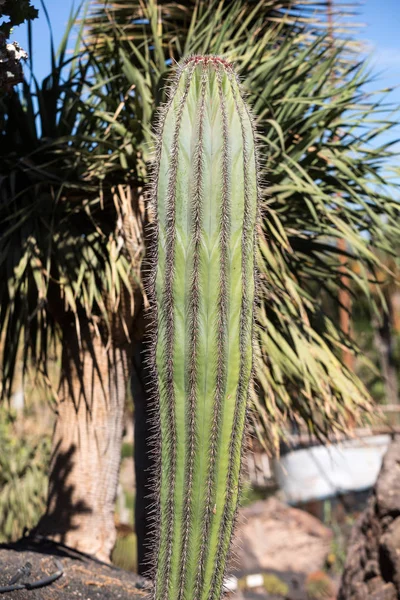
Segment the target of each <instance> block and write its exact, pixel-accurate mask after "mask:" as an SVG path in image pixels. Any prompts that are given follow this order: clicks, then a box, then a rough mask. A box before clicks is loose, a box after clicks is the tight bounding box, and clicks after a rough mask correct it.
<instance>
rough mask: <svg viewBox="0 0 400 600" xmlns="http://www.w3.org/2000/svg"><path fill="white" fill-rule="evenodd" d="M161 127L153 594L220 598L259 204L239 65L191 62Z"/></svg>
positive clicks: (235, 482)
mask: <svg viewBox="0 0 400 600" xmlns="http://www.w3.org/2000/svg"><path fill="white" fill-rule="evenodd" d="M157 134H158V146H157V153H156V154H157V156H156V161H155V167H154V174H153V188H152V189H153V193H152V195H153V198H152V200H153V209H154V217H155V219H154V221H155V248H154V256H153V267H152V269H151V272H152V277H151V284H150V290H149V291H150V299H151V305H152V314H153V317H154V319H153V323H154V332H153V333H154V337H153V344H152V355H151V363H152V368H153V371H154V381H155V383H156V401H157V404H158V411H157V412H158V423H157V425H158V427H157V428H156V429H157V434H156V438H157V439H155V442H156V443H158V446H159V452H160V457H159V467H160V468H159V474H158V475H159V488H158V490H157V495H158V505H159V506H158V508H159V510H158V527H157V529H158V539H157V543H156V546H157V547H156V559H155V563H156V564H155V586H154V592H153V599H154V600H215V599H219V598H220V597H221V594H222V587H223V577H224V572H225V565H226V562H227V557H228V552H229V547H230V542H231V537H232V532H233V526H234V520H235V515H236V510H237V504H238V497H239V476H240V467H241V455H242V446H243V439H244V429H245V421H246V407H247V400H248V395H249V388H250V384H251V374H252V358H253V357H252V354H253V352H252V341H253V340H252V338H253V321H254V304H255V300H254V298H255V242H256V235H255V231H256V220H257V214H258V186H257V157H256V147H255V142H254V131H253V127H252V122H251V117H250V115H249V110H248V108H247V106H246V103H245V101H244V99H243V97H242V94H241V90H240V86H239V84H238V80H237V77H236V76H235V73H234V71H233V69H232V67H231V66H230V65H229V64H228V63H227V62H226V61H224V60H223V59H221V58H218V57H213V56H194V57H191V58H189V59H187V60H186V61H184V62H183V63H182V64H181V65H180V66H179V67H178V69H177V73H176V75H175V79H174V81H173V84H172V86H171V90H170V95H169V100H168V102H167V104H166V105H165V107H164V108H163V110H162V111H161V113H160V119H159V125H158V131H157Z"/></svg>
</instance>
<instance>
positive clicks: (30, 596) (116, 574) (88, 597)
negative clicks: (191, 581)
mask: <svg viewBox="0 0 400 600" xmlns="http://www.w3.org/2000/svg"><path fill="white" fill-rule="evenodd" d="M55 561H56V562H55ZM27 563H30V565H31V569H30V571H31V573H30V575H27V576H25V577H22V578H21V579H20V580H19V581H18V583H22V584H23V583H25V582H28V583H33V582H35V581H38V580H40V579H43V578H46V577H48V576H49V575H51V574H52V573H55V572H56V571H58V570H59V569H60V567H62V570H63V574H62V575H61V577H59V578H58V579H57V580H56V581H54V582H52V583H50V584H49V585H47V586H46V587H40V588H38V589H22V590H16V591H11V592H6V593H0V597H1V598H5V599H9V600H61V599H62V600H66V599H68V600H74V599H75V598H77V599H78V598H80V599H82V600H143V599H144V598H145V597H147V596H148V591H149V587H148V582H146V580H144V579H143V578H141V577H139V576H138V575H135V574H134V573H129V572H127V571H123V570H122V569H117V568H116V567H113V566H108V565H105V564H104V563H98V562H96V561H94V560H90V559H89V558H87V557H85V556H84V555H78V554H75V555H73V554H72V555H71V553H70V552H69V551H68V550H66V549H64V548H63V547H62V546H59V545H56V544H45V543H40V544H37V543H32V542H29V541H27V540H23V541H22V542H19V543H16V544H13V545H11V546H5V545H0V589H1V587H2V586H7V585H9V583H10V581H11V579H12V578H13V577H14V575H15V574H16V573H17V572H18V570H19V569H20V568H21V567H24V565H26V564H27ZM27 570H29V565H28V569H27Z"/></svg>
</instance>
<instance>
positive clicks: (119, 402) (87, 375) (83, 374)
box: [37, 323, 131, 560]
mask: <svg viewBox="0 0 400 600" xmlns="http://www.w3.org/2000/svg"><path fill="white" fill-rule="evenodd" d="M63 333H64V335H63V352H62V369H61V382H60V390H59V402H58V409H57V419H56V424H55V429H54V434H53V451H52V460H51V467H50V479H49V495H48V502H47V511H46V514H45V516H44V517H43V518H42V519H41V521H40V523H39V525H38V527H37V531H38V532H39V533H40V534H42V535H45V536H47V537H50V538H51V539H53V540H55V541H59V542H62V543H64V544H67V545H68V546H71V547H73V548H76V549H78V550H80V551H82V552H86V553H89V554H92V555H95V556H96V557H98V558H100V559H102V560H109V558H110V553H111V551H112V548H113V546H114V543H115V538H116V533H115V525H114V508H115V507H114V505H115V497H116V491H117V485H118V474H119V466H120V457H121V441H122V431H123V415H124V404H125V396H126V390H127V385H128V378H129V370H130V364H131V359H130V346H129V344H128V343H127V342H122V343H119V344H118V343H116V336H112V339H111V341H109V345H107V346H106V345H105V341H104V340H103V339H102V338H101V336H100V335H98V334H96V333H95V331H94V330H93V328H92V327H91V326H90V325H87V326H86V327H84V328H83V329H81V341H80V342H79V340H78V337H77V333H76V327H75V324H74V323H71V324H70V325H67V326H65V327H64V332H63ZM117 341H118V340H117Z"/></svg>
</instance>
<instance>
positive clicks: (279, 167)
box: [0, 0, 399, 569]
mask: <svg viewBox="0 0 400 600" xmlns="http://www.w3.org/2000/svg"><path fill="white" fill-rule="evenodd" d="M301 5H304V3H303V2H302V3H297V2H289V1H288V2H283V3H282V2H280V3H277V2H276V1H275V0H269V1H268V2H265V1H262V2H255V1H247V2H245V1H244V0H235V1H234V2H221V1H219V2H217V1H216V0H210V1H209V2H207V3H205V2H195V1H192V2H189V3H185V5H183V4H179V3H175V2H161V1H160V2H156V1H155V0H146V1H144V0H142V1H139V0H138V1H129V2H128V1H126V2H125V3H116V4H115V6H114V5H113V4H109V3H107V4H105V3H103V2H93V3H92V4H91V10H90V11H89V13H88V14H87V15H86V16H85V17H84V18H83V21H82V25H83V28H84V29H83V35H81V36H80V38H79V39H80V48H81V50H80V53H77V56H76V58H75V59H74V60H71V61H67V60H66V59H65V54H64V52H65V44H66V42H65V41H64V44H63V46H62V49H61V50H62V51H61V53H60V56H59V58H58V61H56V60H55V59H54V64H53V70H52V73H51V75H50V76H49V77H48V78H47V79H46V80H45V81H44V82H43V84H42V86H39V85H38V84H37V83H36V82H35V81H34V80H33V83H32V86H33V89H32V88H29V86H28V85H27V84H24V87H23V90H22V92H21V94H19V95H18V94H14V95H13V96H12V97H10V98H8V99H4V100H3V107H4V113H3V123H2V148H4V149H7V152H4V153H3V152H2V162H1V174H2V176H3V177H2V180H1V183H0V194H1V196H0V198H1V200H0V214H1V217H0V223H1V239H0V272H1V274H2V279H4V280H5V281H6V282H7V285H6V286H3V288H2V289H1V290H0V293H1V313H0V335H1V337H2V340H4V348H5V349H6V351H5V352H3V390H4V393H7V392H8V391H9V390H10V385H11V382H12V378H13V372H14V370H15V363H16V356H17V351H18V346H19V345H20V343H21V342H22V340H23V345H24V361H25V363H27V362H28V361H29V360H31V359H33V360H36V362H37V368H38V370H39V371H40V372H42V373H43V375H44V377H45V378H46V377H47V376H48V374H47V370H46V366H47V358H48V354H49V343H50V342H51V341H52V340H53V341H54V340H56V339H58V340H61V345H62V362H61V376H60V384H59V389H58V397H57V398H56V405H57V415H58V416H57V424H56V428H55V433H54V439H53V459H52V469H51V474H50V494H49V500H48V509H47V514H46V515H45V516H44V518H43V520H42V521H41V523H40V524H39V530H40V531H41V532H42V533H45V534H47V535H51V536H52V537H55V538H56V539H61V540H62V541H64V542H66V543H68V544H70V545H73V546H75V547H78V548H80V549H82V550H86V551H89V552H92V553H96V554H97V555H98V556H101V557H105V556H107V555H108V554H109V551H110V549H111V547H112V544H113V540H114V537H113V523H112V516H113V499H114V496H115V491H116V482H117V475H118V466H119V451H120V448H119V445H120V439H121V432H122V418H123V401H124V396H125V391H126V386H127V382H128V377H129V375H130V374H131V373H132V370H133V375H134V377H133V382H134V397H135V404H136V406H135V411H136V427H137V434H136V440H135V450H136V459H137V483H138V489H137V495H138V498H137V503H136V504H137V517H138V511H140V510H144V513H145V515H148V512H149V511H148V508H149V507H148V501H145V500H144V496H145V494H146V493H147V491H148V490H147V489H146V485H147V476H146V472H145V470H144V469H145V468H146V466H148V465H147V464H143V461H144V462H145V461H149V460H151V454H150V453H149V452H148V450H149V449H148V446H147V434H148V431H147V425H146V418H147V416H148V411H149V399H148V395H147V393H146V388H145V385H144V382H143V379H144V376H145V365H143V363H142V360H141V356H142V354H141V350H142V347H143V318H142V317H143V307H144V306H145V304H146V299H145V296H144V295H143V293H142V285H141V281H142V279H143V276H144V272H143V273H142V272H141V270H142V269H141V267H142V264H141V263H142V257H143V254H144V249H145V248H144V246H145V244H144V237H143V227H144V225H145V224H146V222H147V220H148V218H149V217H148V215H147V208H146V204H145V203H144V201H143V187H144V186H145V184H146V182H147V173H148V167H149V163H150V161H151V153H150V149H151V143H152V133H151V131H152V130H151V124H152V121H153V118H154V112H155V109H156V107H157V106H158V105H159V104H160V102H162V100H163V98H164V83H165V79H166V76H167V74H168V71H169V63H170V62H171V61H173V60H178V59H179V58H180V57H181V56H182V55H185V54H189V53H213V54H222V55H224V56H225V57H226V58H227V59H228V60H231V61H234V62H235V63H236V66H237V69H238V70H239V73H240V74H241V77H242V81H243V85H244V87H245V88H246V90H247V92H248V94H249V97H250V102H251V103H252V105H253V109H254V114H255V119H256V123H257V127H258V131H259V140H260V146H261V147H262V148H263V154H264V161H263V165H262V170H263V179H264V181H265V198H264V207H263V219H262V224H263V237H262V239H261V243H260V253H259V270H260V286H259V297H260V309H259V313H258V338H257V361H258V362H257V379H258V391H257V394H255V396H254V398H253V404H254V408H255V410H254V411H253V412H252V417H253V418H252V421H253V426H254V428H255V430H256V432H257V434H258V435H259V437H260V439H262V441H263V442H264V443H265V445H267V446H269V448H276V446H277V444H278V443H279V439H280V438H281V437H282V435H284V430H285V427H286V425H287V423H288V421H289V420H292V421H296V422H298V423H303V424H305V425H306V426H307V427H308V428H309V430H310V431H313V432H315V433H316V434H317V435H319V436H321V437H324V436H326V435H328V433H329V432H331V431H347V430H348V429H349V427H350V426H351V424H352V423H353V422H354V421H359V420H360V419H367V418H368V415H369V414H370V412H371V409H370V407H371V404H370V398H369V394H368V391H367V390H366V389H365V387H364V385H363V384H362V382H361V381H360V380H359V379H357V377H356V376H355V375H354V374H353V373H352V372H350V371H349V370H348V369H347V368H346V366H345V365H344V364H343V363H342V360H341V350H342V349H343V347H346V348H349V349H351V350H352V351H356V349H355V348H354V344H353V342H351V340H348V339H346V338H345V336H344V335H343V333H342V332H341V331H340V330H339V329H338V327H337V326H336V325H335V323H334V321H333V320H332V319H331V318H330V317H329V316H328V315H327V314H325V313H324V311H323V310H322V302H321V297H322V295H323V294H328V295H329V296H332V297H334V298H337V291H338V289H339V288H340V286H343V285H344V282H347V281H351V282H352V286H351V288H352V289H351V290H350V291H351V293H357V294H359V293H366V292H367V290H368V289H369V287H368V285H369V283H370V282H369V279H370V275H369V274H371V273H374V272H375V270H376V269H377V268H378V267H382V261H381V260H380V258H379V253H376V252H373V250H374V249H378V250H380V251H383V252H390V251H391V248H392V247H393V244H392V240H393V239H394V238H395V237H396V236H398V234H399V224H398V210H399V204H398V203H397V201H396V194H397V193H398V190H397V187H396V184H395V183H393V184H388V183H385V181H384V180H383V179H382V177H381V172H382V168H383V166H384V164H385V161H387V160H389V159H390V158H391V157H392V156H393V153H392V152H391V149H390V144H381V145H378V142H377V141H376V140H377V139H378V138H379V134H380V133H381V132H382V131H384V130H387V129H390V128H391V127H392V126H393V122H392V121H391V116H390V110H391V109H390V107H386V106H385V105H384V104H382V103H381V101H379V100H376V96H368V95H367V94H366V92H365V91H364V84H365V82H366V81H367V79H368V77H369V74H368V72H367V71H366V68H365V65H364V64H363V62H357V58H356V55H355V54H354V53H349V51H348V49H349V44H346V46H345V47H344V46H343V45H341V44H338V47H337V49H336V50H335V51H332V49H331V47H330V44H329V39H327V37H326V35H325V34H324V31H323V29H324V24H323V23H321V22H320V19H319V17H318V16H317V20H315V18H314V17H313V16H312V14H311V13H310V14H305V15H304V12H302V10H301V9H300V6H301ZM277 7H279V8H277ZM312 7H313V3H312V2H309V8H310V10H311V8H312ZM299 17H301V18H299ZM68 62H70V69H69V71H68V75H67V76H66V78H65V79H63V77H64V74H65V68H64V67H65V63H68ZM333 73H336V74H338V73H339V74H340V77H335V78H333V77H332V74H333ZM32 95H35V96H36V98H37V102H38V105H39V113H40V119H41V130H40V132H38V130H37V129H35V127H34V123H35V119H34V109H33V105H32ZM371 115H372V117H371ZM343 238H345V239H346V241H347V249H343V248H341V247H340V245H338V244H337V240H338V239H343ZM354 263H358V264H359V265H360V268H359V269H358V270H355V269H354V268H353V265H354ZM343 273H345V274H346V276H347V278H345V277H343ZM346 285H347V283H346ZM354 290H357V291H356V292H354ZM371 301H372V302H379V297H378V296H376V297H375V296H373V297H371ZM132 355H133V356H132ZM145 457H146V458H145ZM138 522H139V519H138V518H137V523H138ZM147 526H148V524H147V523H146V522H145V525H144V530H143V531H141V532H139V533H140V535H139V537H140V539H141V544H140V554H139V560H140V564H141V568H142V569H143V568H144V563H145V552H144V549H143V546H142V542H143V537H144V535H145V534H146V531H147V532H148V530H147Z"/></svg>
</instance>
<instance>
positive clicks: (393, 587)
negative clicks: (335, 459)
mask: <svg viewBox="0 0 400 600" xmlns="http://www.w3.org/2000/svg"><path fill="white" fill-rule="evenodd" d="M399 550H400V437H398V438H397V439H396V440H395V441H394V442H393V443H392V445H391V446H390V448H389V450H388V452H387V454H386V456H385V458H384V461H383V466H382V469H381V472H380V474H379V477H378V481H377V483H376V485H375V488H374V492H373V494H372V496H371V498H370V500H369V503H368V506H367V508H366V509H365V511H364V512H363V513H362V515H361V516H360V518H359V519H358V521H357V523H356V524H355V525H354V528H353V531H352V535H351V538H350V542H349V546H348V552H347V559H346V564H345V568H344V572H343V577H342V584H341V588H340V591H339V596H338V600H366V599H367V598H368V599H369V600H398V598H400V551H399Z"/></svg>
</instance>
